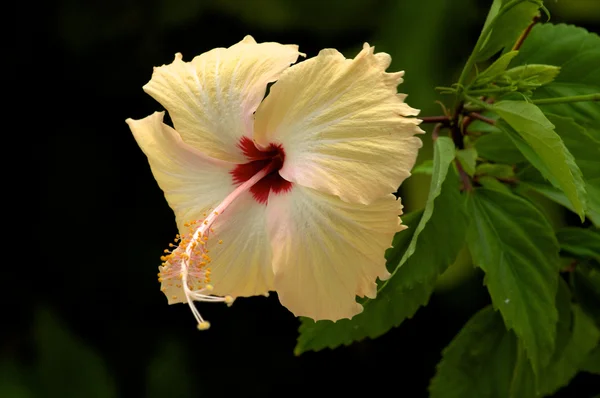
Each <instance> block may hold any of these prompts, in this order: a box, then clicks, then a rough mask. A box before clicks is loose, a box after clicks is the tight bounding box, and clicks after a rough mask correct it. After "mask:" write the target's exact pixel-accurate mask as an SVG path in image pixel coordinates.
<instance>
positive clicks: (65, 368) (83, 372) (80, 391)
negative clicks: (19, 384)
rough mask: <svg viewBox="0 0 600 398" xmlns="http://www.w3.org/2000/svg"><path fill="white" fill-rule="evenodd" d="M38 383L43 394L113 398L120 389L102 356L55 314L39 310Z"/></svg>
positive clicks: (37, 338) (63, 396)
mask: <svg viewBox="0 0 600 398" xmlns="http://www.w3.org/2000/svg"><path fill="white" fill-rule="evenodd" d="M34 330H35V342H36V346H37V354H38V375H39V377H40V379H39V386H40V388H41V390H42V391H43V395H44V396H48V397H61V398H71V397H73V398H80V397H86V398H87V397H89V398H111V397H116V396H117V392H116V388H115V385H114V382H113V380H112V378H111V377H110V374H109V373H108V371H107V369H106V366H105V364H104V362H103V360H102V358H101V357H100V356H99V355H98V354H97V353H96V352H94V351H93V350H92V349H91V348H89V347H87V346H86V345H85V343H84V342H83V341H82V340H81V339H80V338H78V336H75V335H73V334H72V333H70V332H69V331H68V329H67V327H66V326H65V325H64V324H61V323H60V322H59V320H58V319H57V318H56V317H55V315H54V314H53V313H51V312H49V311H48V310H44V309H42V310H39V312H38V314H37V318H36V326H35V329H34Z"/></svg>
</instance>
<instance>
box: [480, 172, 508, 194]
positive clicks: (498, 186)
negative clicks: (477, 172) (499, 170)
mask: <svg viewBox="0 0 600 398" xmlns="http://www.w3.org/2000/svg"><path fill="white" fill-rule="evenodd" d="M477 182H478V183H479V184H480V185H481V186H482V187H484V188H486V189H492V190H495V191H500V192H504V193H506V194H511V193H512V192H511V190H510V188H509V187H507V186H506V185H504V184H503V183H501V182H500V181H498V180H497V179H495V178H494V177H490V176H481V177H477Z"/></svg>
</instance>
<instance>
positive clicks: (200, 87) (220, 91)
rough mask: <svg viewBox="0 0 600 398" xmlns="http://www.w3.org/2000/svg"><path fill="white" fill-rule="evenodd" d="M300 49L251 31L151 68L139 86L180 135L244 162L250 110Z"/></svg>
mask: <svg viewBox="0 0 600 398" xmlns="http://www.w3.org/2000/svg"><path fill="white" fill-rule="evenodd" d="M299 55H300V53H299V52H298V46H295V45H281V44H279V43H260V44H257V43H256V41H254V39H253V38H252V37H251V36H246V37H245V38H244V39H243V40H242V41H241V42H239V43H237V44H235V45H233V46H231V47H229V48H216V49H213V50H211V51H209V52H206V53H204V54H202V55H200V56H197V57H195V58H194V59H193V60H192V61H191V62H183V61H182V56H181V54H176V55H175V60H174V61H173V63H171V64H169V65H163V66H161V67H158V68H155V69H154V73H153V74H152V79H151V80H150V82H149V83H148V84H146V85H145V86H144V90H145V91H146V92H147V93H148V94H150V95H151V96H152V97H154V99H156V100H157V101H158V102H160V103H161V104H162V105H163V106H164V107H165V108H166V109H167V111H168V112H169V115H170V116H171V119H172V120H173V125H174V127H175V129H176V130H177V132H178V133H179V134H181V137H182V138H183V140H184V141H185V142H186V143H187V144H189V145H191V146H193V147H195V148H196V149H199V150H201V151H202V152H204V153H206V154H208V155H209V156H211V157H214V158H218V159H223V160H228V161H232V162H238V163H243V162H244V161H245V157H244V156H243V154H242V152H241V150H240V148H238V147H237V145H238V143H239V140H240V138H241V137H242V136H247V137H252V128H253V126H252V124H253V114H254V112H255V111H256V108H257V107H258V105H259V103H260V101H261V100H262V99H263V97H264V95H265V90H266V87H267V84H268V83H270V82H273V81H275V80H277V78H278V77H279V75H280V74H281V73H282V72H283V71H284V70H285V69H286V68H288V67H289V66H290V65H291V64H292V63H294V62H296V59H297V58H298V56H299Z"/></svg>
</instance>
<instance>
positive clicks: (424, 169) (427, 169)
mask: <svg viewBox="0 0 600 398" xmlns="http://www.w3.org/2000/svg"><path fill="white" fill-rule="evenodd" d="M411 173H412V174H426V175H432V174H433V160H431V159H428V160H425V161H424V162H423V163H421V164H419V165H418V166H416V167H415V168H414V169H412V172H411Z"/></svg>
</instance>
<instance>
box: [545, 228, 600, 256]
mask: <svg viewBox="0 0 600 398" xmlns="http://www.w3.org/2000/svg"><path fill="white" fill-rule="evenodd" d="M556 239H558V243H559V244H560V250H561V251H562V252H565V253H567V254H569V255H571V256H574V257H579V258H592V259H594V260H596V261H598V262H600V230H595V229H591V228H585V229H584V228H574V227H567V228H562V229H559V230H558V231H556Z"/></svg>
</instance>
